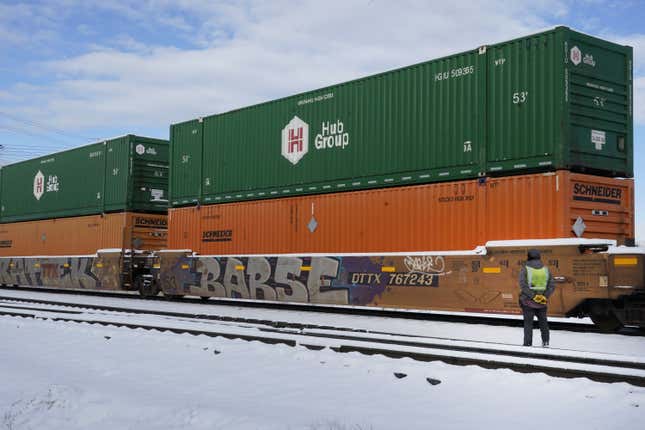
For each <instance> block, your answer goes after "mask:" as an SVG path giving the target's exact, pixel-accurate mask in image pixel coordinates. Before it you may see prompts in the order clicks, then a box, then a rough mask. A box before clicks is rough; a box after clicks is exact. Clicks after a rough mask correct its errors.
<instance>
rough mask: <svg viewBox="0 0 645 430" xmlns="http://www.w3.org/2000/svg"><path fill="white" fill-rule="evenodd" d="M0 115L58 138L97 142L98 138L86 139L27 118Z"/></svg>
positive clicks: (4, 113)
mask: <svg viewBox="0 0 645 430" xmlns="http://www.w3.org/2000/svg"><path fill="white" fill-rule="evenodd" d="M0 115H2V116H4V117H6V118H9V119H12V120H13V121H17V122H21V123H23V124H27V125H29V126H31V127H34V128H39V129H41V130H47V131H49V132H51V133H55V134H58V135H60V136H65V137H68V138H69V137H73V138H75V139H83V140H98V138H95V137H88V136H82V135H80V134H76V133H70V132H68V131H65V130H62V129H60V128H57V127H53V126H51V125H48V124H44V123H42V122H40V121H35V120H31V119H27V118H21V117H19V116H17V115H15V114H10V113H7V112H4V111H0Z"/></svg>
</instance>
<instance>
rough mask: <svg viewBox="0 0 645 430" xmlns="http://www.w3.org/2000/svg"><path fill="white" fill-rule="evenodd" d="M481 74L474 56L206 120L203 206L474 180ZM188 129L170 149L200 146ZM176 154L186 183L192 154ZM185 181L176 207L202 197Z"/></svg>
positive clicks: (176, 130)
mask: <svg viewBox="0 0 645 430" xmlns="http://www.w3.org/2000/svg"><path fill="white" fill-rule="evenodd" d="M485 76H486V62H485V55H479V53H478V51H470V52H467V53H463V54H459V55H454V56H451V57H447V58H442V59H439V60H435V61H431V62H427V63H422V64H418V65H415V66H411V67H407V68H404V69H400V70H396V71H393V72H389V73H384V74H381V75H376V76H371V77H368V78H364V79H360V80H357V81H352V82H349V83H345V84H341V85H336V86H332V87H328V88H324V89H321V90H316V91H313V92H310V93H305V94H301V95H297V96H293V97H288V98H285V99H281V100H277V101H274V102H269V103H265V104H260V105H256V106H252V107H249V108H245V109H240V110H237V111H233V112H229V113H224V114H221V115H215V116H211V117H207V118H204V138H203V160H202V168H203V177H202V184H201V187H202V197H203V200H202V203H213V202H226V201H233V200H245V199H251V200H253V199H257V198H268V197H278V196H282V197H285V196H291V195H298V194H312V193H313V194H316V193H321V192H334V191H342V190H356V189H363V188H376V187H383V186H392V185H397V184H398V185H401V184H413V183H419V182H429V181H431V180H442V181H446V180H454V179H458V178H464V177H474V176H477V174H478V172H479V170H480V163H481V160H480V158H481V151H482V150H483V145H484V140H483V139H484V130H483V126H484V120H485V118H484V115H483V111H484V102H485V99H484V96H485V94H484V91H485V85H484V82H485ZM185 128H188V129H190V128H191V124H190V123H184V124H179V125H176V126H173V133H172V136H173V138H172V139H173V141H172V145H173V147H180V148H188V147H190V146H191V145H193V144H194V143H193V142H194V141H195V140H196V139H198V137H197V136H198V135H193V134H190V133H188V130H184V129H185ZM174 151H175V149H173V161H172V163H173V169H177V173H176V174H177V175H178V176H179V175H183V174H184V173H183V172H184V171H185V170H186V169H187V168H188V166H183V164H187V163H185V162H184V160H185V157H186V156H190V153H189V150H185V151H184V150H181V151H180V152H179V153H174ZM173 174H175V173H173ZM188 178H189V179H187V180H188V181H189V182H190V183H191V187H190V188H189V190H190V192H186V191H180V190H179V188H178V187H181V186H184V185H181V183H179V184H178V183H177V181H176V180H175V179H173V196H172V201H173V203H174V202H179V204H183V203H184V202H187V201H190V200H191V198H194V197H196V196H195V195H194V194H191V192H192V193H195V192H198V191H199V190H198V188H197V187H195V186H194V185H193V181H194V177H193V176H192V175H191V176H189V177H188ZM174 204H177V203H174Z"/></svg>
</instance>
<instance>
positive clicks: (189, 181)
mask: <svg viewBox="0 0 645 430" xmlns="http://www.w3.org/2000/svg"><path fill="white" fill-rule="evenodd" d="M203 132H204V127H203V122H202V121H201V120H193V121H188V122H184V123H181V124H173V125H172V126H171V127H170V166H171V167H170V204H171V205H172V206H182V205H189V204H194V203H196V202H197V201H199V200H200V199H201V196H202V187H201V184H202V180H201V178H202V145H203Z"/></svg>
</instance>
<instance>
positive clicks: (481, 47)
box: [479, 45, 486, 55]
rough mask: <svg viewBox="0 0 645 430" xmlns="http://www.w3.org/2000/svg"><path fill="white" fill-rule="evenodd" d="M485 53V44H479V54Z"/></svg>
mask: <svg viewBox="0 0 645 430" xmlns="http://www.w3.org/2000/svg"><path fill="white" fill-rule="evenodd" d="M485 53H486V45H484V46H480V47H479V55H482V54H485Z"/></svg>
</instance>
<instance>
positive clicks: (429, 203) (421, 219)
mask: <svg viewBox="0 0 645 430" xmlns="http://www.w3.org/2000/svg"><path fill="white" fill-rule="evenodd" d="M576 184H577V185H576ZM584 187H586V188H584ZM576 190H577V191H576ZM585 193H586V194H585ZM589 193H591V194H593V193H596V194H597V195H601V196H605V195H609V196H614V197H610V198H605V197H597V198H595V197H593V196H591V197H592V198H593V200H585V198H586V197H590V196H589ZM632 193H633V181H632V180H619V179H611V178H604V177H598V176H591V175H580V174H571V173H570V172H568V171H559V172H557V173H548V174H531V175H523V176H511V177H502V178H495V179H490V180H488V181H477V180H467V181H458V182H452V183H438V184H428V185H418V186H409V187H394V188H384V189H377V190H365V191H355V192H349V193H333V194H323V195H315V196H302V197H292V198H282V199H271V200H259V201H252V202H235V203H229V204H218V205H208V206H201V207H199V208H197V207H187V208H175V209H171V210H170V218H169V234H170V236H169V243H168V246H169V248H170V249H192V250H193V251H195V252H199V253H201V254H218V255H231V254H274V253H310V252H321V253H342V252H363V253H365V252H411V251H431V250H460V249H472V248H473V247H475V246H477V245H481V244H483V243H485V242H486V241H488V240H511V239H528V238H531V239H546V238H553V237H573V236H574V233H573V231H572V226H573V223H574V222H575V221H576V219H577V217H578V216H580V217H582V219H583V221H584V222H585V223H586V224H587V228H586V230H585V231H584V234H583V237H594V238H595V237H599V236H600V237H606V238H611V239H616V240H618V241H619V242H624V241H625V240H626V239H629V238H633V237H634V235H633V234H634V230H633V201H632V200H631V199H630V196H631V195H632ZM619 195H620V198H618V197H617V196H619ZM609 200H611V201H609Z"/></svg>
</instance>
